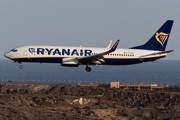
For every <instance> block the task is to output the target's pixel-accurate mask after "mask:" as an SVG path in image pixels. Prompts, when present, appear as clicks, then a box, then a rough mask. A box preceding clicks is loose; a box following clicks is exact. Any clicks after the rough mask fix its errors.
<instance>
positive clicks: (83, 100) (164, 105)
mask: <svg viewBox="0 0 180 120" xmlns="http://www.w3.org/2000/svg"><path fill="white" fill-rule="evenodd" d="M11 119H14V120H16V119H18V120H21V119H22V120H35V119H38V120H41V119H43V120H56V119H57V120H60V119H66V120H79V119H81V120H99V119H102V120H109V119H111V120H152V119H153V120H170V119H173V120H179V119H180V94H179V93H173V92H153V91H138V90H136V91H131V90H122V89H115V88H101V87H77V86H59V85H33V84H32V85H27V84H1V85H0V120H11Z"/></svg>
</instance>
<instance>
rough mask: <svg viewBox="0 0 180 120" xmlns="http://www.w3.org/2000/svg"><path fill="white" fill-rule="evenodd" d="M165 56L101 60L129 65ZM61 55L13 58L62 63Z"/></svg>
mask: <svg viewBox="0 0 180 120" xmlns="http://www.w3.org/2000/svg"><path fill="white" fill-rule="evenodd" d="M163 57H165V56H158V57H150V58H143V59H139V58H134V59H133V58H131V59H128V58H126V59H120V58H119V59H117V58H116V59H113V58H104V59H103V60H104V61H105V62H101V64H102V65H128V64H137V63H142V62H148V61H155V60H157V59H160V58H163ZM62 59H63V58H61V57H52V58H51V57H47V58H46V57H43V58H18V59H12V60H14V61H21V62H41V63H62Z"/></svg>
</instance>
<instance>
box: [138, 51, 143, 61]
mask: <svg viewBox="0 0 180 120" xmlns="http://www.w3.org/2000/svg"><path fill="white" fill-rule="evenodd" d="M143 55H144V53H143V52H140V54H139V60H141V61H143V57H142V56H143Z"/></svg>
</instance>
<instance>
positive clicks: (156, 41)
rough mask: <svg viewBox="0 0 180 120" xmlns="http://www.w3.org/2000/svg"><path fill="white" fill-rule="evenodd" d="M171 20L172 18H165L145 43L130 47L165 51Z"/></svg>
mask: <svg viewBox="0 0 180 120" xmlns="http://www.w3.org/2000/svg"><path fill="white" fill-rule="evenodd" d="M173 22H174V21H173V20H167V21H166V22H165V23H164V24H163V25H162V26H161V28H160V29H159V30H158V31H157V32H156V33H155V34H154V35H153V36H152V37H151V39H150V40H149V41H148V42H147V43H145V44H144V45H140V46H136V47H132V48H130V49H145V50H158V51H165V49H166V45H167V42H168V38H169V35H170V32H171V28H172V25H173Z"/></svg>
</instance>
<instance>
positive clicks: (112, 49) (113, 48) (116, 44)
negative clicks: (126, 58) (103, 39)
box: [109, 40, 119, 52]
mask: <svg viewBox="0 0 180 120" xmlns="http://www.w3.org/2000/svg"><path fill="white" fill-rule="evenodd" d="M118 43H119V40H117V41H116V43H115V44H114V45H113V47H112V48H111V49H110V50H109V51H110V52H114V51H115V50H116V48H117V46H118Z"/></svg>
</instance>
